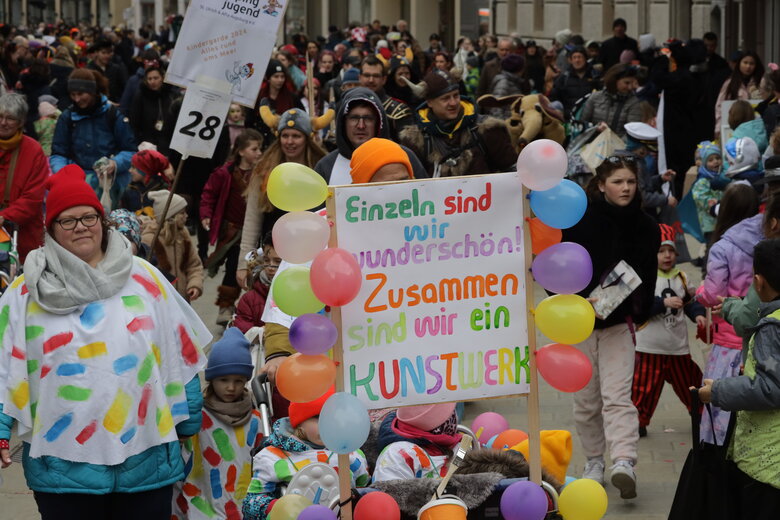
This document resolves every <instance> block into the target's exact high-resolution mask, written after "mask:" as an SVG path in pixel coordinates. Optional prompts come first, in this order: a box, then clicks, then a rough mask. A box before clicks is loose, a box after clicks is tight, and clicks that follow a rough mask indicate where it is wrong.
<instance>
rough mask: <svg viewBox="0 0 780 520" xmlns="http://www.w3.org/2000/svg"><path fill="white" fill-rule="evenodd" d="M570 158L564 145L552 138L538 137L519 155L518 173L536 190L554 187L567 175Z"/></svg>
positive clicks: (521, 178)
mask: <svg viewBox="0 0 780 520" xmlns="http://www.w3.org/2000/svg"><path fill="white" fill-rule="evenodd" d="M568 168H569V158H568V157H567V156H566V150H564V148H563V146H561V145H560V144H558V143H556V142H555V141H553V140H551V139H537V140H536V141H532V142H531V143H530V144H528V145H527V146H526V147H525V148H523V151H522V152H520V155H519V156H518V157H517V173H518V174H519V175H520V180H521V181H522V182H523V184H525V186H526V187H527V188H529V189H531V190H534V191H544V190H549V189H551V188H554V187H555V186H557V185H558V183H559V182H561V181H562V180H563V178H564V177H565V176H566V170H568Z"/></svg>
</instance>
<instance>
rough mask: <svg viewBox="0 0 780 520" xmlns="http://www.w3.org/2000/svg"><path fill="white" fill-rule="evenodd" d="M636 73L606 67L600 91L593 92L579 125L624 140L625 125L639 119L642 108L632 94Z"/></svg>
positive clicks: (620, 66) (632, 69)
mask: <svg viewBox="0 0 780 520" xmlns="http://www.w3.org/2000/svg"><path fill="white" fill-rule="evenodd" d="M638 72H639V70H638V67H636V66H635V65H626V64H622V63H619V64H617V65H613V66H612V67H610V68H609V70H608V71H607V73H606V74H605V75H604V89H603V90H599V91H598V92H594V93H593V94H592V95H591V96H590V97H589V98H588V100H587V101H586V102H585V107H584V108H583V109H582V116H581V119H582V121H584V122H586V123H591V124H593V125H597V126H600V127H601V128H602V129H605V128H607V127H608V128H609V129H610V130H612V131H613V132H615V133H616V134H617V135H619V136H620V137H623V136H625V135H626V130H625V124H626V123H632V122H635V121H640V120H641V118H642V107H641V104H640V101H639V98H638V97H636V94H634V88H635V87H636V81H637V80H636V76H637V73H638Z"/></svg>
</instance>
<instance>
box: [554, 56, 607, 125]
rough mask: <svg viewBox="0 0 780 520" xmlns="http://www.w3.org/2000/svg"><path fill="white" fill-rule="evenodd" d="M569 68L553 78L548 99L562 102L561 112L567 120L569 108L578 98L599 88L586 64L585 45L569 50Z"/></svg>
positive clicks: (593, 74)
mask: <svg viewBox="0 0 780 520" xmlns="http://www.w3.org/2000/svg"><path fill="white" fill-rule="evenodd" d="M568 61H569V68H568V69H567V70H566V72H564V73H563V74H561V75H560V76H558V77H557V78H556V79H555V83H554V84H553V88H552V92H550V99H551V100H553V101H560V102H561V103H562V104H563V113H564V116H565V117H566V120H567V121H568V120H569V118H570V117H571V109H572V107H574V104H575V103H576V102H577V100H578V99H580V98H582V97H583V96H585V95H587V94H590V93H591V92H593V91H594V90H596V89H598V88H600V84H599V81H598V79H597V78H596V74H595V73H594V72H593V69H592V68H591V66H590V65H588V54H587V52H586V51H585V47H574V48H573V49H571V50H570V51H569V57H568Z"/></svg>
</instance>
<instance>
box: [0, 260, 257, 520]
mask: <svg viewBox="0 0 780 520" xmlns="http://www.w3.org/2000/svg"><path fill="white" fill-rule="evenodd" d="M121 330H126V331H127V332H125V333H117V331H121ZM209 341H211V334H210V333H209V331H208V329H207V328H206V326H205V325H204V324H203V323H202V322H201V321H200V319H199V318H198V316H197V314H195V312H194V311H193V310H192V309H191V307H189V306H188V305H187V304H186V302H184V301H183V300H182V299H181V298H180V297H179V296H178V294H177V293H176V291H175V290H173V288H172V287H171V286H170V284H168V282H167V281H166V280H165V279H164V278H163V277H161V276H160V275H159V273H157V271H156V270H155V269H154V268H153V267H152V266H151V265H149V264H148V263H146V262H145V261H143V260H141V259H135V263H134V266H133V269H132V272H131V276H130V278H129V279H128V281H127V283H126V284H125V286H124V287H122V289H120V290H119V292H118V293H117V294H116V295H115V296H113V297H111V298H108V299H105V300H101V301H98V302H93V303H90V304H87V305H84V306H82V307H80V308H79V309H78V310H76V311H75V312H73V313H71V314H66V315H59V314H52V313H49V312H47V311H45V310H43V309H42V308H41V306H40V305H38V304H37V303H36V302H34V301H33V300H32V296H31V295H30V293H28V292H27V291H26V286H25V284H24V283H23V281H19V279H17V280H16V281H15V282H14V284H12V286H11V287H10V288H9V289H8V290H7V291H6V292H5V293H4V294H3V296H2V298H0V382H2V383H4V386H5V388H4V389H0V398H4V399H3V400H4V404H5V406H4V410H3V411H4V412H5V413H6V414H8V415H9V416H11V417H12V418H14V419H15V420H16V421H17V422H18V424H19V433H20V437H21V438H22V439H23V440H25V441H27V442H29V443H30V455H31V456H32V457H40V456H45V455H50V456H55V457H59V458H63V459H66V460H69V461H73V462H86V463H91V464H103V465H115V464H121V463H122V462H124V461H125V460H126V459H127V458H128V457H131V456H133V455H136V454H138V453H141V452H143V451H145V450H147V449H149V448H151V447H154V446H158V445H160V444H164V443H168V442H176V441H178V438H177V435H176V428H175V427H176V425H177V424H178V423H179V422H181V421H183V420H185V419H187V418H188V417H189V407H188V403H187V395H186V392H185V385H186V384H187V383H189V382H190V380H192V379H193V378H194V377H196V376H197V374H198V372H199V371H200V370H201V369H203V367H204V366H205V361H206V358H205V356H204V354H203V350H202V349H203V347H204V346H205V345H206V344H207V343H208V342H209ZM6 389H7V390H6ZM2 392H7V397H5V395H3V393H2ZM35 406H37V409H35ZM244 435H246V434H244ZM214 447H215V449H216V447H217V446H216V444H215V445H214ZM224 449H225V447H224V446H223V450H224ZM234 449H235V448H234ZM226 453H229V449H228V450H227V451H226ZM236 453H237V452H236ZM215 454H216V452H215ZM217 456H219V457H220V458H221V455H219V454H217ZM209 469H210V468H209ZM239 473H240V472H239ZM196 509H197V508H196Z"/></svg>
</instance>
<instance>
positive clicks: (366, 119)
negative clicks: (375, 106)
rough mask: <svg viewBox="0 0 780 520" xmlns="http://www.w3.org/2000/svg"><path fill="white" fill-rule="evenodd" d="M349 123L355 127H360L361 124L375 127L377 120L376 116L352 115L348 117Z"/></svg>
mask: <svg viewBox="0 0 780 520" xmlns="http://www.w3.org/2000/svg"><path fill="white" fill-rule="evenodd" d="M347 121H348V122H349V124H351V125H353V126H358V125H359V124H360V123H363V124H364V125H369V124H371V125H373V124H374V123H376V118H375V117H374V116H358V115H352V116H347Z"/></svg>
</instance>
